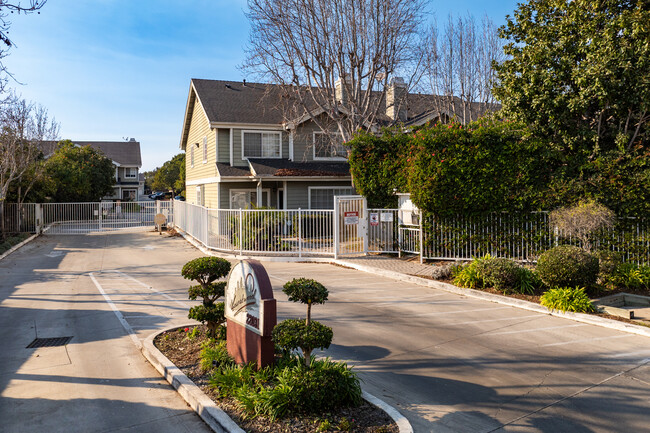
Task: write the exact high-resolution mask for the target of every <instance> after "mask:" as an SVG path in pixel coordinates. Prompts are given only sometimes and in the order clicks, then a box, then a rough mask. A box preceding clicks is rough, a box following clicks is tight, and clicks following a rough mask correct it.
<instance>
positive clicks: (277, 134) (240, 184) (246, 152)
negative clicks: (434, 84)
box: [180, 79, 451, 209]
mask: <svg viewBox="0 0 650 433" xmlns="http://www.w3.org/2000/svg"><path fill="white" fill-rule="evenodd" d="M337 92H338V91H337ZM436 98H437V97H435V96H433V95H420V94H407V92H406V86H405V84H404V83H403V81H401V80H399V79H398V80H395V82H394V83H393V84H392V85H391V87H390V88H389V90H388V92H387V95H386V100H387V101H388V104H386V103H384V106H386V105H387V108H386V109H385V110H384V112H385V115H384V116H383V117H382V118H380V119H378V125H375V126H381V125H382V124H387V123H390V122H391V121H396V120H397V121H399V122H401V123H402V124H403V125H404V126H405V127H409V126H415V125H421V124H424V123H426V122H428V121H432V120H436V119H443V120H445V119H447V118H449V117H451V116H449V115H448V114H447V113H440V112H439V110H436V109H434V107H435V106H436V105H435V102H436ZM286 105H287V98H286V96H285V95H284V94H283V91H282V88H281V87H280V86H278V85H273V84H258V83H248V82H245V81H244V82H235V81H218V80H200V79H192V80H191V82H190V90H189V95H188V98H187V105H186V108H185V118H184V121H183V131H182V135H181V142H180V147H181V149H182V150H184V151H185V153H186V155H185V161H186V181H185V182H186V195H187V197H186V198H187V201H188V202H189V203H193V204H199V205H203V206H206V207H210V208H217V209H239V208H250V207H253V206H257V207H260V206H264V207H271V208H276V209H298V208H302V209H331V208H332V207H333V197H334V196H335V195H349V194H354V187H353V185H352V177H351V175H350V166H349V164H348V163H347V159H346V157H347V150H346V148H345V147H343V146H342V143H336V142H335V141H336V137H337V134H336V133H331V134H324V133H323V132H322V131H321V130H320V128H319V127H318V126H317V125H316V123H315V122H314V121H313V120H312V119H311V117H309V116H306V115H303V116H301V117H298V118H294V119H292V120H291V121H287V113H288V112H290V111H291V110H287V109H286V108H287V107H286ZM332 137H334V139H332Z"/></svg>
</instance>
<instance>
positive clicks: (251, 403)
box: [210, 358, 361, 419]
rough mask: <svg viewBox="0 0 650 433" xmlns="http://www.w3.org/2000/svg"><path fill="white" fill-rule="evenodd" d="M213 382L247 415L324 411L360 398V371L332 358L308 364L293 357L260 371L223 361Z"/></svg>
mask: <svg viewBox="0 0 650 433" xmlns="http://www.w3.org/2000/svg"><path fill="white" fill-rule="evenodd" d="M210 384H211V386H212V387H213V388H215V389H216V390H217V391H218V392H219V395H221V396H232V397H234V398H235V399H236V400H237V402H238V404H239V406H240V407H241V408H242V409H244V411H245V412H246V414H247V416H248V417H255V416H260V415H263V416H268V417H270V418H272V419H276V418H282V417H284V416H287V415H294V414H300V413H323V412H327V411H329V410H332V409H336V408H339V407H345V406H353V405H358V404H359V403H360V402H361V386H360V384H359V379H358V377H357V375H356V374H355V373H354V372H353V371H352V370H351V369H350V368H349V367H348V366H347V365H346V364H344V363H340V362H332V361H331V360H329V359H324V360H314V361H313V362H312V363H311V366H310V367H307V366H305V364H304V363H303V362H302V361H301V360H300V359H296V358H294V359H290V360H287V361H285V362H284V363H282V364H279V365H277V366H275V367H266V368H264V369H261V370H260V371H257V372H256V371H255V370H254V369H253V368H252V366H251V365H246V366H243V367H240V366H234V365H224V366H222V367H219V368H217V369H216V370H215V374H214V375H213V377H212V379H211V380H210Z"/></svg>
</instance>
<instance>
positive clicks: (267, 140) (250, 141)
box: [242, 132, 281, 158]
mask: <svg viewBox="0 0 650 433" xmlns="http://www.w3.org/2000/svg"><path fill="white" fill-rule="evenodd" d="M242 139H243V143H242V158H280V157H281V143H280V133H279V132H244V133H243V135H242Z"/></svg>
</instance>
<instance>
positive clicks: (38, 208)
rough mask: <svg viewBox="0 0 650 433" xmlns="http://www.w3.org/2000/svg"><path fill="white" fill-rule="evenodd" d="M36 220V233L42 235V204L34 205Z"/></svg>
mask: <svg viewBox="0 0 650 433" xmlns="http://www.w3.org/2000/svg"><path fill="white" fill-rule="evenodd" d="M34 206H35V208H34V219H35V220H36V221H35V222H36V227H35V229H36V233H42V232H43V205H42V204H40V203H37V204H35V205H34Z"/></svg>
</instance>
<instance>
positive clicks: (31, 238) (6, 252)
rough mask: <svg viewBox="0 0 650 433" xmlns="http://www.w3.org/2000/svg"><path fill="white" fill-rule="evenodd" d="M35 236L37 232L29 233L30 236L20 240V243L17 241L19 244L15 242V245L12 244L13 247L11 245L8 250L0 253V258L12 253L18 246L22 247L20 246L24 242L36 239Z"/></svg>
mask: <svg viewBox="0 0 650 433" xmlns="http://www.w3.org/2000/svg"><path fill="white" fill-rule="evenodd" d="M37 237H38V233H36V234H35V235H31V236H30V237H28V238H27V239H25V240H24V241H22V242H21V243H19V244H17V245H14V246H13V247H11V248H10V249H9V250H7V251H5V252H4V254H2V255H1V256H0V260H2V259H4V258H5V257H7V256H8V255H9V254H11V253H13V252H14V251H16V250H17V249H18V248H20V247H22V246H23V245H25V244H26V243H28V242H31V241H33V240H34V239H36V238H37Z"/></svg>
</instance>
